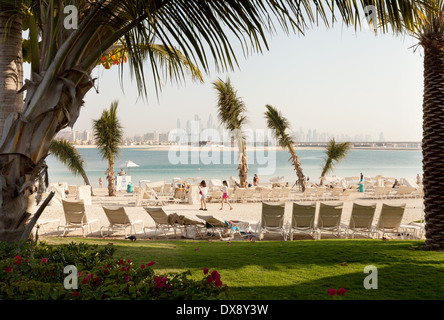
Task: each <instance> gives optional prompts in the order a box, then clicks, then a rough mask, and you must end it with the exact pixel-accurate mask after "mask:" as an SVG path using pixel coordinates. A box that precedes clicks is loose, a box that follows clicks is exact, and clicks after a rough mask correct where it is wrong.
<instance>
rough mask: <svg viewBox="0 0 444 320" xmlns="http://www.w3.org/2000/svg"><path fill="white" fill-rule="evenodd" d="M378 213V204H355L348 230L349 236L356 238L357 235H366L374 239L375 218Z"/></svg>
mask: <svg viewBox="0 0 444 320" xmlns="http://www.w3.org/2000/svg"><path fill="white" fill-rule="evenodd" d="M375 212H376V203H371V204H358V203H353V208H352V213H351V217H350V223H349V226H348V230H347V236H348V235H351V237H352V238H354V236H355V234H356V233H364V234H367V236H368V237H369V238H370V237H373V235H374V234H375V230H374V228H373V218H374V216H375Z"/></svg>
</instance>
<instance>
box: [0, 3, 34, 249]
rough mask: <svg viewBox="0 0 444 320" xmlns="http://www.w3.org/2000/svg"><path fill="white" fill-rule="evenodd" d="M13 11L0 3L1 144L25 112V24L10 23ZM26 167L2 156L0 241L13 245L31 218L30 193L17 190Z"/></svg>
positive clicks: (18, 159)
mask: <svg viewBox="0 0 444 320" xmlns="http://www.w3.org/2000/svg"><path fill="white" fill-rule="evenodd" d="M11 9H12V8H11V7H10V6H7V5H4V4H0V141H1V142H2V141H4V139H5V137H4V134H3V131H4V129H5V126H6V119H7V118H8V117H10V116H12V115H14V114H17V112H20V111H21V110H22V109H23V94H22V93H19V94H17V92H18V91H19V90H20V89H21V87H22V86H23V59H22V21H21V18H20V17H19V16H17V17H15V18H14V19H13V20H12V21H10V18H11ZM8 23H10V25H8ZM0 153H1V152H0ZM27 164H28V163H27V161H26V159H25V158H24V157H21V156H20V155H5V154H1V156H0V169H1V175H0V241H6V242H14V241H17V240H18V239H20V236H21V234H22V233H23V232H24V229H25V223H26V221H27V220H28V218H29V213H27V209H28V196H29V194H30V192H29V191H27V190H21V189H20V188H18V187H17V186H22V185H23V184H25V182H27V178H26V176H25V174H24V173H25V172H24V171H25V168H28V166H27ZM13 176H15V178H14V177H13ZM17 176H18V177H17ZM23 195H24V196H25V197H24V196H23Z"/></svg>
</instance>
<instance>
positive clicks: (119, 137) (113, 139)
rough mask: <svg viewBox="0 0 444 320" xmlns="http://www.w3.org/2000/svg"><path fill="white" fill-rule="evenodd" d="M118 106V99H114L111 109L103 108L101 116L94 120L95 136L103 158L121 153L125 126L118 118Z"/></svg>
mask: <svg viewBox="0 0 444 320" xmlns="http://www.w3.org/2000/svg"><path fill="white" fill-rule="evenodd" d="M117 106H118V101H113V102H112V103H111V106H110V108H109V110H107V109H105V110H103V111H102V115H101V117H100V118H99V119H97V120H93V131H94V138H95V140H96V145H97V149H98V150H99V153H100V154H101V156H102V159H109V158H110V157H114V156H115V155H119V154H120V145H121V144H122V142H123V128H122V126H121V124H120V121H119V119H118V118H117Z"/></svg>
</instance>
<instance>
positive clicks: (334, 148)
mask: <svg viewBox="0 0 444 320" xmlns="http://www.w3.org/2000/svg"><path fill="white" fill-rule="evenodd" d="M350 148H351V143H350V142H342V143H337V142H336V140H335V138H333V139H330V141H329V142H328V145H327V147H326V148H325V159H324V160H325V163H324V166H323V167H322V173H321V185H322V184H323V183H324V178H325V175H326V174H327V173H329V172H332V171H333V169H334V165H335V164H336V163H338V162H339V161H341V160H343V159H345V158H346V157H347V154H348V152H349V151H350Z"/></svg>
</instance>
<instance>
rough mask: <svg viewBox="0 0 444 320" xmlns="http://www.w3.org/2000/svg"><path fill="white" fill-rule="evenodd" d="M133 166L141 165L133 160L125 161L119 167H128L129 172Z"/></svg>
mask: <svg viewBox="0 0 444 320" xmlns="http://www.w3.org/2000/svg"><path fill="white" fill-rule="evenodd" d="M133 167H140V166H139V165H138V164H136V163H134V162H132V161H131V160H128V161H125V162H124V163H122V164H121V165H120V166H119V168H128V174H129V172H130V169H129V168H133Z"/></svg>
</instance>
